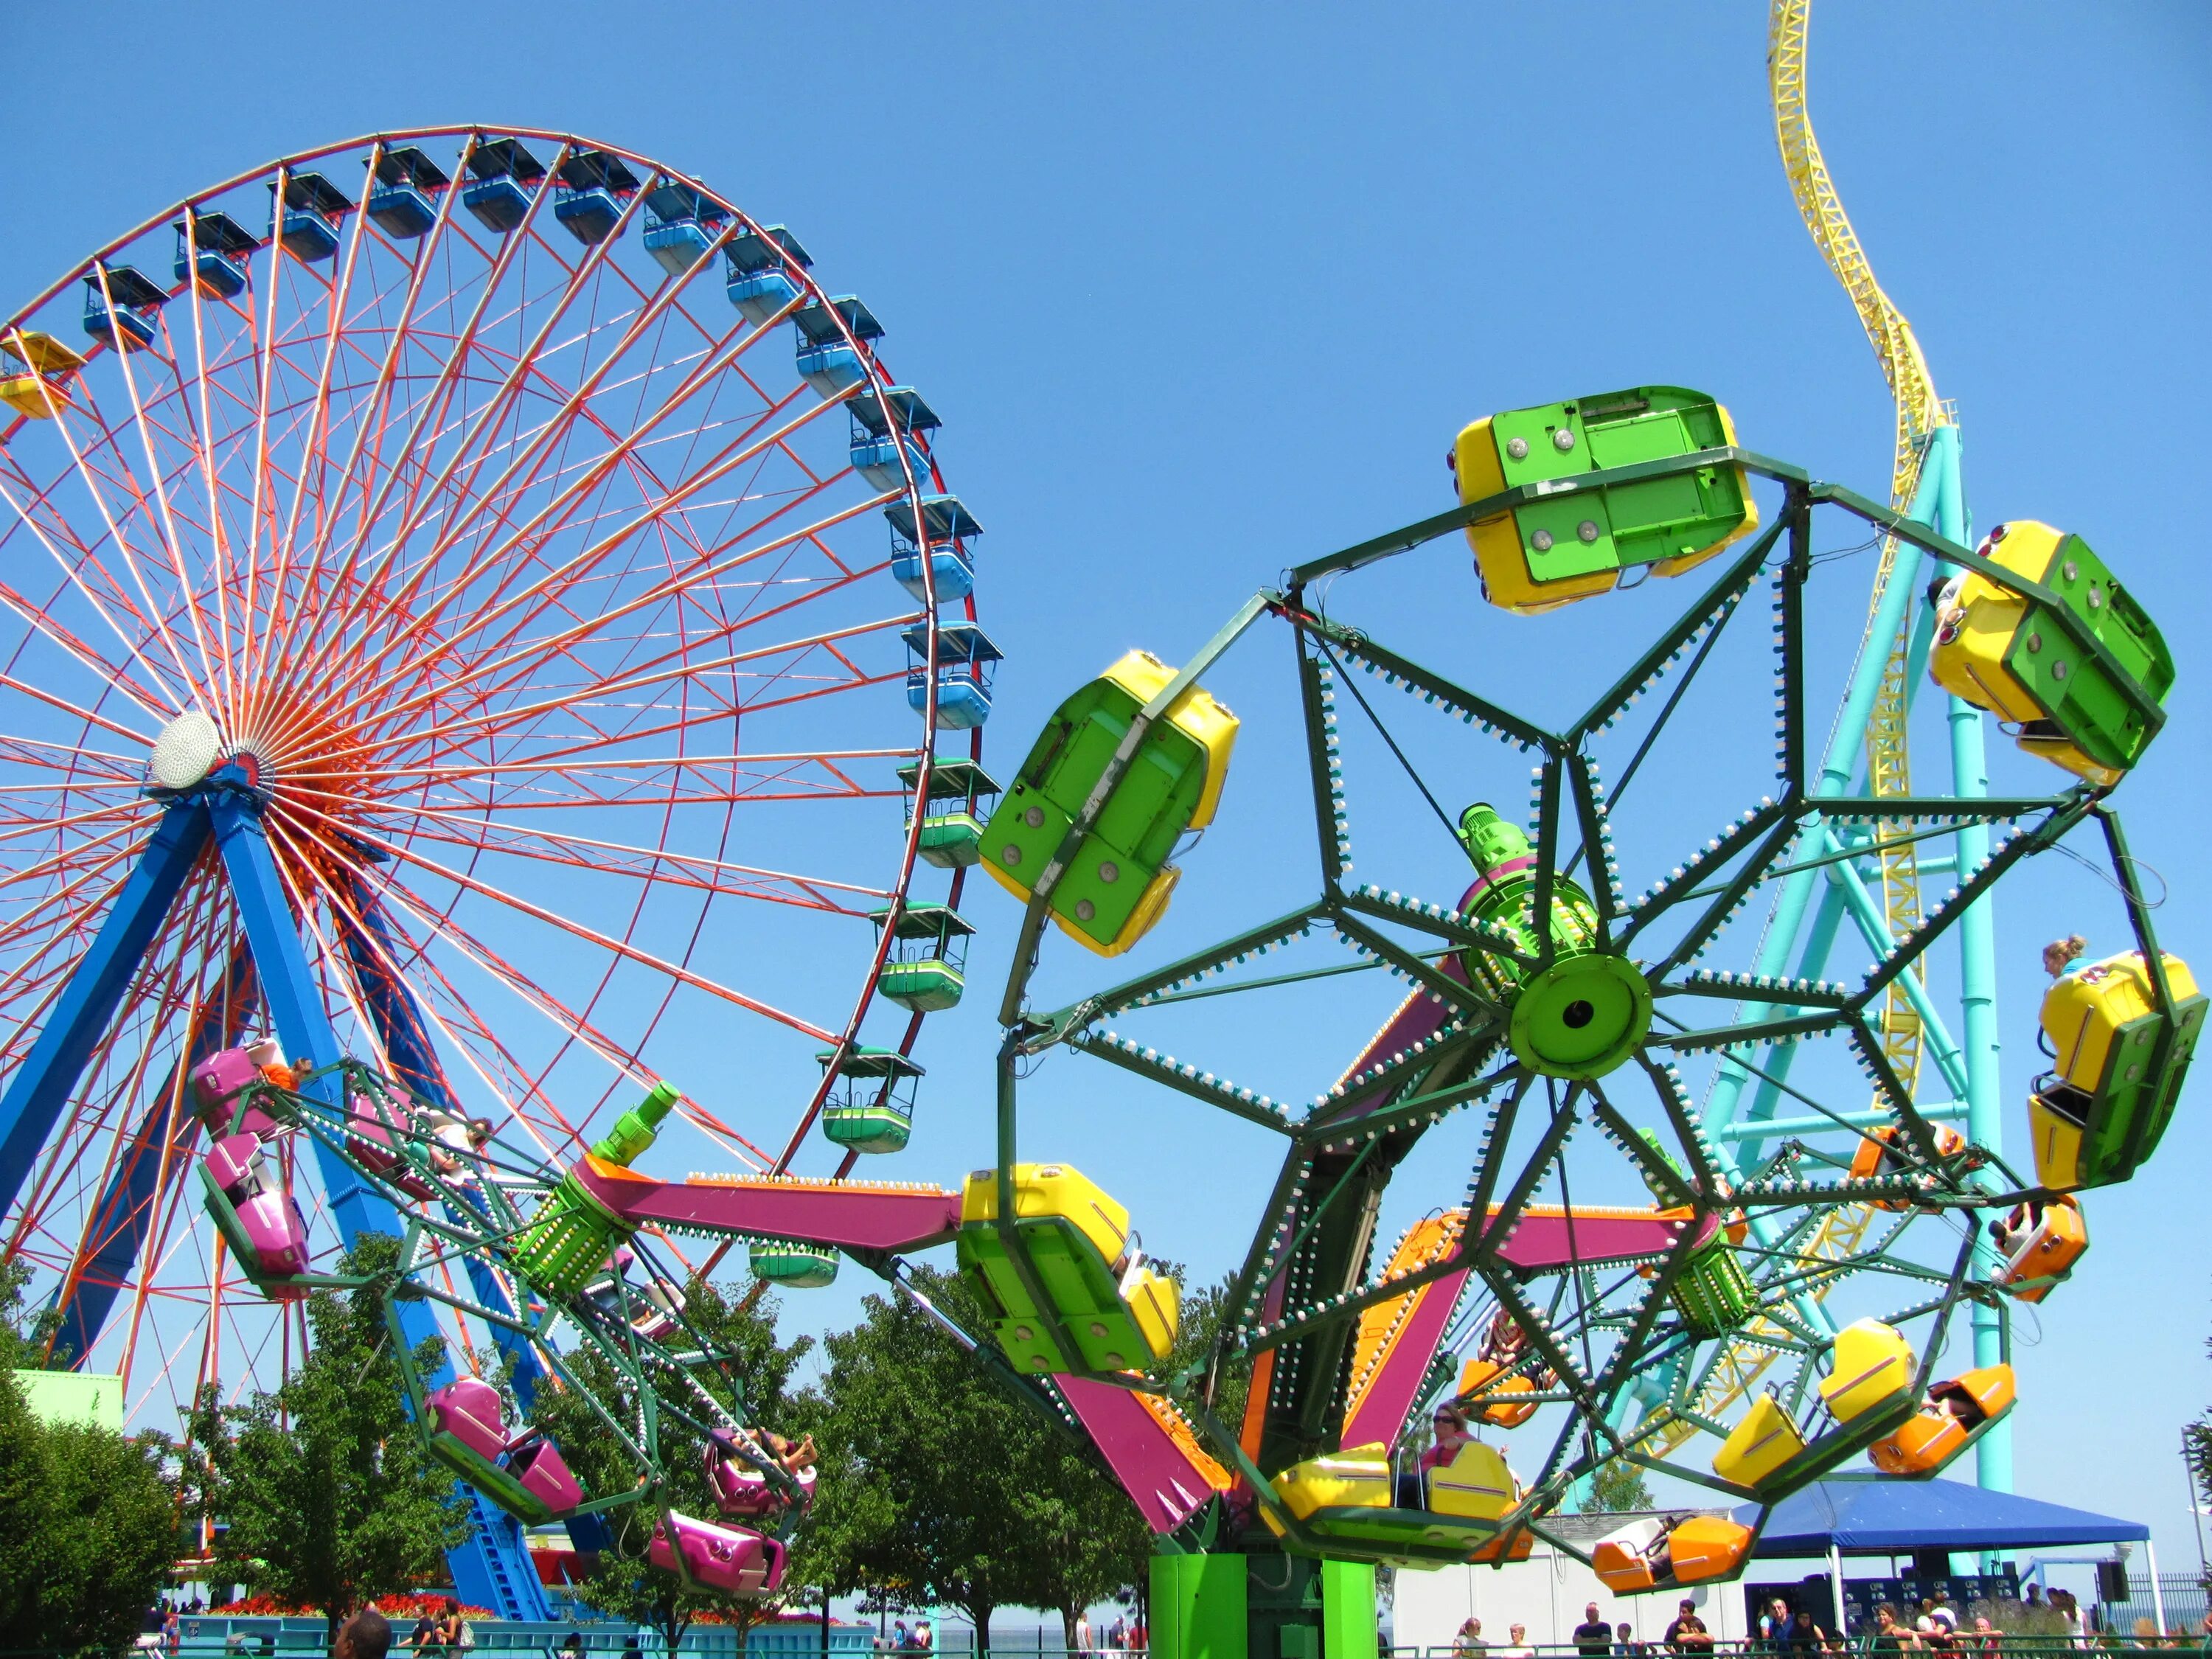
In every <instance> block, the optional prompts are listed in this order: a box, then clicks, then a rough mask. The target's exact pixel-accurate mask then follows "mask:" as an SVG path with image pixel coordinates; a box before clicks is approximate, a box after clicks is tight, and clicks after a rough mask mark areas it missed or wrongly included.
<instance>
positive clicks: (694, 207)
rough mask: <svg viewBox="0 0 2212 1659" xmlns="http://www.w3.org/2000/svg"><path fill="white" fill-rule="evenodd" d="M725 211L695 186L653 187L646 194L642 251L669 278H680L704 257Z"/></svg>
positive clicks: (724, 218) (719, 230)
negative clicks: (655, 260)
mask: <svg viewBox="0 0 2212 1659" xmlns="http://www.w3.org/2000/svg"><path fill="white" fill-rule="evenodd" d="M729 221H730V215H729V211H728V210H726V208H724V207H723V206H722V205H721V204H720V203H719V202H717V201H715V200H714V197H711V196H709V195H708V194H707V192H706V191H703V190H701V189H700V188H699V186H698V185H673V184H670V185H654V186H653V189H652V190H650V191H647V192H646V197H645V251H646V252H647V253H650V254H651V255H652V256H653V258H656V259H658V260H659V262H660V268H661V269H662V270H665V271H666V272H667V273H668V274H669V275H670V276H682V275H683V274H684V272H685V271H687V270H690V269H691V267H692V266H694V265H696V264H698V263H699V261H700V260H702V259H703V258H706V257H707V250H708V249H709V248H711V247H713V246H714V239H715V238H716V237H718V236H720V234H722V227H723V226H724V225H726V224H727V223H728V222H729Z"/></svg>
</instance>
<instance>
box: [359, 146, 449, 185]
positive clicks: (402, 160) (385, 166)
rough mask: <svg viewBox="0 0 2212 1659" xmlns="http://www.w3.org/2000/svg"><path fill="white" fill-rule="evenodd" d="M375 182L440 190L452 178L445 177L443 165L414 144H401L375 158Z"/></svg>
mask: <svg viewBox="0 0 2212 1659" xmlns="http://www.w3.org/2000/svg"><path fill="white" fill-rule="evenodd" d="M376 182H377V183H378V184H380V185H414V186H415V188H416V189H417V190H442V189H444V188H445V186H446V185H449V184H451V183H452V182H453V180H452V179H448V178H447V177H446V170H445V169H444V168H443V167H440V166H439V165H438V164H437V163H436V162H435V161H432V160H431V159H430V158H429V157H428V156H427V155H423V154H422V151H421V150H419V149H416V148H415V146H414V145H412V144H403V145H401V146H400V147H399V148H398V149H387V150H386V151H385V152H384V154H383V155H380V156H378V157H377V158H376Z"/></svg>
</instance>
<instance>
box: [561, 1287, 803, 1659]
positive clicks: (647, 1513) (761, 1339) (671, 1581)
mask: <svg viewBox="0 0 2212 1659" xmlns="http://www.w3.org/2000/svg"><path fill="white" fill-rule="evenodd" d="M684 1312H685V1316H686V1317H687V1318H688V1320H689V1321H690V1324H691V1325H692V1327H693V1328H694V1329H695V1331H696V1333H697V1334H698V1336H699V1338H700V1339H701V1340H702V1342H703V1343H704V1345H705V1352H708V1353H711V1354H714V1355H715V1356H717V1357H718V1358H719V1360H720V1364H710V1363H707V1362H705V1361H702V1363H700V1364H695V1365H690V1366H688V1367H686V1368H685V1369H686V1370H687V1372H688V1374H689V1376H690V1378H691V1380H692V1381H693V1382H695V1383H697V1384H698V1386H699V1387H701V1388H702V1389H706V1390H707V1392H708V1393H709V1394H711V1395H714V1397H715V1398H716V1399H717V1400H719V1401H721V1402H722V1404H723V1405H724V1406H726V1407H728V1408H729V1409H730V1411H731V1413H732V1414H733V1415H734V1416H736V1417H737V1419H738V1420H739V1421H740V1422H743V1423H746V1424H750V1425H760V1426H763V1427H766V1428H771V1429H775V1431H777V1432H779V1433H794V1432H795V1431H797V1429H798V1428H799V1425H797V1424H796V1422H795V1413H794V1412H793V1408H792V1407H791V1405H790V1403H789V1402H788V1401H787V1397H786V1396H787V1389H788V1388H789V1385H790V1382H791V1374H792V1371H793V1369H794V1368H796V1366H797V1365H798V1364H799V1360H800V1359H802V1358H805V1355H806V1353H807V1352H808V1351H809V1350H810V1349H811V1348H812V1346H813V1339H812V1338H811V1337H801V1338H799V1340H797V1341H796V1342H793V1343H791V1344H789V1345H788V1346H786V1345H784V1344H781V1343H779V1342H778V1341H777V1340H776V1338H775V1301H774V1299H773V1298H772V1297H766V1296H757V1297H754V1298H752V1299H750V1300H748V1299H747V1298H745V1297H734V1298H733V1297H730V1296H729V1295H727V1294H726V1293H725V1292H724V1291H723V1290H722V1289H721V1288H720V1286H718V1285H711V1284H708V1283H707V1282H705V1281H704V1280H702V1279H692V1280H691V1282H690V1284H689V1285H686V1286H685V1287H684ZM684 1340H685V1341H687V1342H688V1341H689V1340H690V1338H689V1337H688V1336H687V1337H686V1338H684ZM568 1363H569V1364H570V1365H571V1367H572V1369H573V1370H574V1372H575V1374H576V1378H577V1381H578V1383H580V1385H581V1386H580V1387H579V1388H574V1389H556V1388H551V1387H546V1388H543V1389H540V1390H539V1393H538V1401H537V1405H536V1407H535V1408H534V1409H533V1410H532V1413H531V1420H532V1422H533V1423H535V1424H536V1425H538V1427H539V1428H541V1429H543V1430H544V1431H545V1432H546V1433H547V1434H548V1435H550V1437H552V1439H553V1441H554V1442H555V1443H556V1444H557V1445H558V1446H559V1447H560V1448H561V1453H562V1456H563V1457H565V1458H566V1459H567V1460H568V1468H569V1469H570V1471H571V1472H572V1473H574V1475H575V1476H576V1478H577V1479H578V1480H580V1481H582V1482H583V1483H584V1490H585V1492H586V1493H588V1494H590V1495H591V1496H592V1497H594V1498H601V1497H611V1496H612V1495H613V1494H614V1493H616V1492H620V1491H623V1490H625V1489H626V1488H628V1487H629V1486H631V1485H632V1484H633V1483H634V1482H635V1480H636V1478H637V1476H636V1472H635V1465H634V1463H633V1462H632V1460H631V1456H630V1454H629V1451H628V1449H626V1448H625V1447H624V1446H623V1443H622V1442H621V1441H620V1440H619V1439H618V1438H617V1437H616V1436H615V1435H614V1434H612V1433H611V1432H610V1431H609V1429H608V1426H607V1425H606V1424H605V1422H604V1421H603V1420H602V1419H600V1418H599V1414H598V1413H597V1412H596V1411H595V1410H594V1409H593V1408H592V1400H593V1399H597V1400H599V1401H601V1402H602V1403H605V1404H607V1405H609V1406H610V1407H612V1406H613V1404H614V1402H617V1401H621V1402H624V1405H625V1407H628V1405H629V1402H631V1401H633V1400H634V1398H635V1392H634V1389H633V1387H632V1385H631V1384H630V1383H629V1381H628V1380H627V1379H626V1378H625V1377H624V1376H623V1373H622V1372H621V1371H620V1370H618V1369H617V1366H616V1365H615V1364H613V1363H612V1362H611V1361H610V1360H609V1359H608V1358H606V1356H605V1355H604V1354H603V1353H601V1352H599V1351H598V1350H597V1349H595V1348H592V1347H588V1346H586V1347H582V1348H580V1349H579V1350H578V1351H576V1352H573V1353H572V1354H571V1355H570V1356H569V1361H568ZM672 1380H673V1379H660V1381H661V1383H662V1385H663V1387H664V1389H665V1387H666V1384H667V1383H669V1382H670V1381H672ZM669 1392H670V1393H671V1395H672V1396H673V1397H675V1398H678V1399H679V1400H680V1399H681V1397H682V1392H681V1390H680V1389H678V1390H670V1391H669ZM659 1446H660V1456H661V1463H662V1466H663V1470H664V1474H665V1480H664V1483H663V1484H662V1486H660V1488H659V1491H658V1492H654V1493H653V1494H652V1495H651V1496H649V1497H647V1498H645V1499H644V1500H643V1501H641V1502H639V1503H637V1504H629V1505H625V1506H623V1508H620V1509H617V1510H612V1511H610V1512H609V1513H608V1515H607V1517H606V1519H607V1522H608V1524H609V1526H610V1527H611V1529H612V1531H613V1534H614V1547H613V1548H612V1549H610V1550H606V1551H603V1552H602V1553H600V1555H599V1562H598V1565H597V1566H596V1567H595V1569H594V1570H593V1571H592V1573H591V1575H590V1577H588V1578H587V1579H586V1581H585V1583H583V1584H582V1585H580V1587H579V1594H580V1595H581V1596H582V1598H583V1599H584V1600H585V1601H587V1602H589V1603H590V1604H591V1605H592V1606H593V1607H597V1608H599V1610H600V1611H601V1612H602V1613H609V1614H611V1615H612V1616H614V1617H616V1618H618V1619H629V1620H635V1622H637V1623H638V1624H641V1625H645V1626H650V1627H651V1628H652V1629H653V1630H656V1631H658V1632H659V1633H660V1636H661V1639H662V1640H663V1641H664V1642H665V1644H667V1649H668V1651H670V1652H671V1653H673V1652H675V1651H676V1650H677V1647H678V1644H680V1643H681V1642H682V1641H683V1639H684V1632H685V1631H686V1630H687V1629H688V1628H690V1624H691V1621H692V1620H694V1619H696V1617H697V1616H698V1615H699V1614H700V1613H703V1612H708V1611H712V1612H714V1613H717V1614H719V1615H720V1617H721V1618H722V1619H723V1620H725V1621H726V1622H729V1623H734V1624H739V1625H750V1624H751V1623H754V1622H757V1621H758V1620H763V1619H768V1618H772V1617H774V1616H775V1613H776V1612H777V1611H778V1610H779V1609H780V1608H781V1607H782V1606H783V1604H784V1601H783V1598H779V1597H762V1596H754V1597H747V1598H740V1597H735V1596H727V1595H719V1594H716V1593H714V1592H712V1591H707V1590H695V1589H690V1588H688V1587H687V1586H686V1585H685V1584H684V1582H683V1581H682V1580H681V1579H679V1578H678V1577H676V1575H675V1574H673V1573H671V1572H665V1571H662V1570H661V1569H659V1567H655V1566H653V1565H649V1564H648V1563H647V1560H646V1549H647V1546H648V1545H649V1544H650V1543H651V1542H652V1541H653V1525H654V1523H655V1522H658V1521H659V1518H660V1516H662V1514H663V1513H664V1512H665V1511H666V1510H671V1509H673V1510H679V1511H681V1512H682V1513H684V1514H686V1515H694V1516H702V1517H706V1518H708V1519H712V1518H713V1517H714V1516H715V1514H716V1510H715V1508H714V1498H713V1497H712V1496H711V1495H710V1494H709V1492H708V1488H707V1473H706V1465H705V1453H706V1441H705V1438H704V1437H703V1436H702V1435H701V1434H699V1433H698V1432H697V1431H696V1430H694V1429H692V1428H691V1427H690V1426H689V1425H686V1424H684V1423H682V1422H680V1421H678V1420H676V1419H671V1418H670V1417H668V1416H666V1415H663V1416H662V1417H661V1418H660V1419H659ZM810 1547H811V1538H810V1534H809V1533H806V1532H802V1533H801V1534H799V1538H798V1540H797V1541H796V1543H795V1547H794V1549H793V1556H792V1566H791V1571H790V1574H789V1575H788V1576H787V1582H795V1583H805V1582H807V1579H806V1570H805V1569H806V1563H807V1559H808V1556H807V1551H808V1549H809V1548H810Z"/></svg>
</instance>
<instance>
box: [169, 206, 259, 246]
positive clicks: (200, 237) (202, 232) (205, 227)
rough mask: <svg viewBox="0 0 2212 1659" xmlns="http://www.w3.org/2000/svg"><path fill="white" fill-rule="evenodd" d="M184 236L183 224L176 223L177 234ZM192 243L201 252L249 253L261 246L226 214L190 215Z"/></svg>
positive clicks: (244, 228)
mask: <svg viewBox="0 0 2212 1659" xmlns="http://www.w3.org/2000/svg"><path fill="white" fill-rule="evenodd" d="M177 234H178V235H179V236H181V235H183V234H185V222H184V221H183V220H182V219H179V220H178V221H177ZM192 241H193V244H194V245H195V246H197V247H198V248H199V249H200V250H201V251H202V252H215V253H251V252H253V250H254V249H255V248H257V247H258V246H261V242H260V239H259V238H258V237H256V236H255V235H254V234H252V232H251V231H249V230H247V229H246V227H245V226H243V225H241V224H240V223H239V222H238V221H237V220H235V219H234V218H232V217H231V216H229V215H228V213H195V214H194V215H192Z"/></svg>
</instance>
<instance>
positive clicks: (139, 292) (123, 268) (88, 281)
mask: <svg viewBox="0 0 2212 1659" xmlns="http://www.w3.org/2000/svg"><path fill="white" fill-rule="evenodd" d="M106 269H107V296H108V298H110V299H111V300H112V301H115V303H116V304H117V305H119V306H130V307H134V308H135V307H139V306H158V305H160V304H161V303H163V302H164V301H167V299H168V297H169V291H168V290H167V289H164V288H159V287H156V286H155V284H154V283H150V282H149V281H147V280H146V278H145V277H143V276H141V275H139V273H138V270H137V267H135V266H132V265H109V266H108V267H107V268H106ZM84 284H85V286H86V287H87V288H88V289H91V290H92V291H93V292H94V294H97V293H99V292H100V273H99V272H98V271H97V270H92V271H87V272H86V273H85V278H84Z"/></svg>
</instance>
